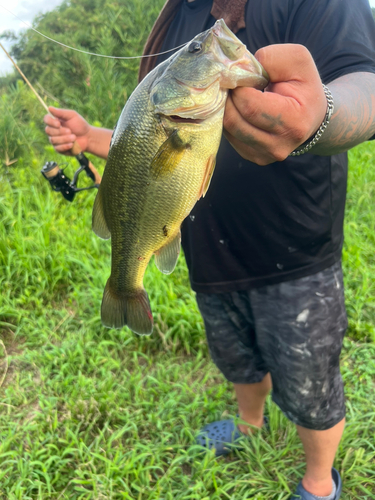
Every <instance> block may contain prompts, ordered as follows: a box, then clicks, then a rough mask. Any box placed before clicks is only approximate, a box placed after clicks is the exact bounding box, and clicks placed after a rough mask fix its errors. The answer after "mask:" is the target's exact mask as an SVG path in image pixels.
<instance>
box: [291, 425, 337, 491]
mask: <svg viewBox="0 0 375 500" xmlns="http://www.w3.org/2000/svg"><path fill="white" fill-rule="evenodd" d="M344 426H345V418H344V419H342V420H341V422H339V423H338V424H336V425H335V426H334V427H332V428H331V429H328V430H325V431H314V430H311V429H306V428H304V427H301V426H299V425H297V431H298V434H299V437H300V438H301V441H302V444H303V447H304V450H305V454H306V473H305V476H304V478H303V480H302V486H303V487H304V488H305V490H306V491H308V492H309V493H312V494H313V495H316V496H320V497H323V496H328V495H329V494H330V493H331V491H332V466H333V461H334V458H335V455H336V451H337V448H338V446H339V443H340V439H341V436H342V433H343V431H344Z"/></svg>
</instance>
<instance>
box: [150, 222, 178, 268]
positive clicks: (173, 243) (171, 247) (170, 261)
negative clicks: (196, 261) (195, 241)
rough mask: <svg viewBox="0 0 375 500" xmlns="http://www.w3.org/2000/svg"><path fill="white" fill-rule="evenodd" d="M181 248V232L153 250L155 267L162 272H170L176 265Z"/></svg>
mask: <svg viewBox="0 0 375 500" xmlns="http://www.w3.org/2000/svg"><path fill="white" fill-rule="evenodd" d="M180 248H181V233H180V231H179V232H178V233H177V235H176V236H175V237H174V238H172V239H171V240H170V241H169V242H168V243H167V244H166V245H164V246H163V247H161V248H159V250H157V251H156V252H155V264H156V267H157V268H158V269H159V271H161V272H162V273H164V274H171V272H172V271H173V269H174V268H175V267H176V263H177V259H178V256H179V253H180Z"/></svg>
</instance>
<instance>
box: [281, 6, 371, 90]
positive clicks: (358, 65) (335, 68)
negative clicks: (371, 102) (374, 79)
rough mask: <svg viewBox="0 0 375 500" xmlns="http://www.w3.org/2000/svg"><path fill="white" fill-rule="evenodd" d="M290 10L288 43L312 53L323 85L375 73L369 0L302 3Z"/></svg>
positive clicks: (287, 33)
mask: <svg viewBox="0 0 375 500" xmlns="http://www.w3.org/2000/svg"><path fill="white" fill-rule="evenodd" d="M290 8H291V11H292V12H291V17H290V18H289V19H290V21H289V26H288V30H287V31H286V33H285V35H286V40H285V41H286V42H289V43H300V44H302V45H305V46H306V47H307V48H308V49H309V51H310V52H311V54H312V56H313V58H314V60H315V64H316V65H317V68H318V70H319V73H320V76H321V78H322V81H323V83H329V82H331V81H332V80H335V79H336V78H339V77H340V76H343V75H346V74H348V73H355V72H359V71H363V72H371V73H375V22H374V19H373V16H372V12H371V8H370V5H369V2H368V0H314V1H312V0H302V1H301V0H300V1H292V2H290Z"/></svg>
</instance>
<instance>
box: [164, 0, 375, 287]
mask: <svg viewBox="0 0 375 500" xmlns="http://www.w3.org/2000/svg"><path fill="white" fill-rule="evenodd" d="M229 3H230V2H228V4H229ZM211 6H212V0H196V1H195V2H192V3H187V1H186V0H185V2H184V3H183V4H182V6H181V8H180V10H179V12H178V14H177V15H176V17H175V18H174V20H173V22H172V24H171V26H170V28H169V31H168V34H167V36H166V38H165V41H164V44H163V50H168V49H170V48H173V47H176V46H178V45H181V44H182V43H184V42H187V41H189V40H191V39H192V38H193V37H194V36H195V35H196V34H197V33H199V32H201V31H204V30H206V29H208V28H210V27H211V26H212V25H213V24H214V22H215V19H214V18H213V17H212V16H211V14H210V10H211ZM245 19H246V28H245V29H242V30H240V31H239V32H238V33H237V36H238V38H239V39H240V40H241V41H242V42H243V43H245V45H246V46H247V47H248V49H249V50H250V51H251V52H252V53H254V52H256V51H257V50H258V49H259V48H261V47H264V46H266V45H270V44H274V43H299V44H302V45H305V46H306V47H307V48H308V49H309V51H310V52H311V53H312V55H313V58H314V60H315V63H316V65H317V67H318V70H319V72H320V75H321V78H322V80H323V82H324V83H326V84H329V82H331V81H332V80H334V79H336V78H338V77H340V76H343V75H345V74H348V73H353V72H359V71H367V72H372V73H375V62H374V61H375V24H374V21H373V19H372V15H371V10H370V7H369V4H368V0H356V1H354V0H249V1H248V3H247V5H246V14H245ZM167 57H168V55H166V56H161V57H159V59H158V62H161V61H163V60H164V59H166V58H167ZM346 178H347V155H346V154H345V153H343V154H340V155H335V156H330V157H326V156H324V157H323V156H315V155H311V154H305V155H303V156H299V157H290V158H288V159H287V160H285V161H283V162H277V163H273V164H271V165H267V166H262V167H261V166H258V165H256V164H254V163H251V162H249V161H246V160H244V159H243V158H242V157H241V156H239V154H238V153H237V152H236V151H235V150H234V149H233V148H232V147H231V145H230V144H229V143H228V141H226V139H225V138H224V137H223V139H222V142H221V145H220V149H219V152H218V156H217V163H216V168H215V172H214V175H213V178H212V181H211V185H210V188H209V190H208V192H207V194H206V196H205V198H203V199H201V200H199V201H198V203H197V204H196V205H195V207H194V208H193V210H192V212H191V214H190V216H189V217H187V219H186V220H185V221H184V223H183V225H182V245H183V248H184V251H185V256H186V261H187V264H188V268H189V275H190V281H191V285H192V288H193V289H194V290H195V291H199V292H206V293H219V292H229V291H234V290H244V289H248V288H251V287H259V286H263V285H266V284H272V283H279V282H282V281H287V280H291V279H295V278H299V277H303V276H307V275H310V274H313V273H316V272H319V271H321V270H323V269H324V268H326V267H328V266H330V265H332V264H333V263H334V262H335V261H337V260H338V259H339V258H340V257H341V250H342V244H343V218H344V206H345V193H346Z"/></svg>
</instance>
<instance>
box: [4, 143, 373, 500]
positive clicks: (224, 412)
mask: <svg viewBox="0 0 375 500" xmlns="http://www.w3.org/2000/svg"><path fill="white" fill-rule="evenodd" d="M16 146H17V144H15V146H14V147H15V149H14V151H16ZM374 153H375V145H374V144H364V145H362V146H360V147H358V148H356V149H355V150H353V151H352V152H351V153H350V159H351V167H350V184H349V193H348V205H347V220H346V244H345V251H344V270H345V282H346V297H347V308H348V313H349V323H350V328H349V332H348V336H347V339H346V341H345V348H344V352H343V355H342V371H343V376H344V379H345V383H346V394H347V408H348V424H347V427H346V430H345V434H344V438H343V440H342V442H341V445H340V449H339V452H338V455H337V459H336V464H335V465H336V467H337V468H338V469H339V470H340V472H341V474H342V477H343V480H344V492H343V495H342V498H343V500H349V499H350V500H355V499H359V498H360V499H371V498H374V496H375V459H374V457H375V440H374V435H375V410H374V407H373V401H374V398H375V343H374V340H375V301H374V295H375V294H374V284H373V282H374V276H375V259H374V250H373V249H374V244H375V241H374V239H375V236H374V235H375V231H374V230H375V215H374V213H373V202H372V200H373V194H374V190H375V170H374V168H373V165H372V163H373V160H372V158H373V156H374ZM30 154H31V156H30V158H28V159H27V160H26V159H23V160H22V159H19V161H18V162H17V163H16V164H15V165H12V166H9V167H8V168H5V167H3V168H2V170H1V171H0V177H1V179H0V286H1V292H2V293H1V301H0V339H1V342H0V384H1V385H2V386H1V389H0V499H1V500H16V499H17V500H21V499H22V500H28V499H33V500H34V499H35V500H36V499H43V500H44V499H55V500H57V499H69V500H78V499H82V500H89V499H90V500H91V499H92V500H94V499H95V500H96V499H98V500H99V499H113V500H117V499H132V500H146V499H150V500H152V499H163V500H172V499H173V500H180V499H181V500H185V499H186V500H187V499H196V500H204V499H210V500H211V499H220V500H221V499H231V500H245V499H250V498H252V499H256V500H274V499H278V500H281V499H285V500H286V499H287V498H288V496H289V495H290V493H291V492H293V491H294V488H295V486H296V484H297V482H298V481H299V480H300V478H301V476H302V474H303V469H304V461H303V452H302V447H301V445H300V443H299V440H298V438H297V435H296V431H295V428H294V426H293V425H291V424H290V423H289V422H288V421H287V419H286V418H285V417H284V416H283V415H282V414H281V412H280V411H279V410H278V408H277V407H276V406H275V405H274V404H273V403H271V401H270V400H269V401H268V403H267V413H268V415H269V417H270V429H271V431H270V432H267V431H262V432H260V433H258V434H257V435H255V436H254V437H253V438H252V439H251V440H245V441H244V449H243V450H241V451H239V450H238V451H236V452H235V453H233V454H232V455H231V456H229V457H226V458H222V459H216V458H215V457H214V456H213V455H212V454H205V455H201V454H200V453H199V451H200V450H199V448H198V447H197V446H196V445H195V444H194V436H195V434H196V432H197V431H198V430H199V429H200V428H201V427H202V426H203V425H204V424H205V423H208V422H210V421H212V420H214V419H220V418H225V417H227V416H233V415H235V414H236V403H235V399H234V395H233V392H232V389H231V386H230V384H229V383H227V382H226V381H225V380H224V378H223V377H222V376H221V374H220V373H219V372H218V370H217V369H216V367H215V366H214V365H213V364H212V362H211V361H210V360H209V356H208V350H207V346H206V342H205V338H204V329H203V324H202V320H201V318H200V315H199V313H198V310H197V306H196V304H195V299H194V294H193V293H192V292H191V290H190V288H189V284H188V277H187V271H186V266H185V264H184V261H183V259H182V258H180V261H179V265H178V268H177V269H176V271H175V272H174V273H173V274H172V275H171V276H168V277H166V276H163V275H162V274H161V273H159V272H158V271H157V270H156V268H155V266H154V264H151V265H150V266H149V269H148V271H147V276H146V288H147V290H148V291H149V295H150V299H151V304H152V308H153V311H154V315H155V318H156V327H155V329H154V333H153V334H152V336H150V337H138V336H136V335H134V334H132V333H131V332H129V331H128V330H127V329H123V330H120V331H115V330H107V329H105V328H103V327H102V326H101V323H100V317H99V309H100V301H101V296H102V291H103V288H104V284H105V281H106V279H107V277H108V274H109V258H110V252H109V244H108V242H105V241H102V240H99V239H98V238H97V237H96V236H95V235H94V234H93V233H92V231H91V229H90V218H91V208H92V204H93V200H94V196H95V193H94V192H85V193H82V194H80V195H79V196H77V198H76V200H75V201H74V203H72V204H68V203H67V202H65V201H64V200H63V199H62V198H60V195H57V194H56V193H52V192H51V191H50V190H49V186H48V185H47V183H46V181H45V180H44V179H42V177H41V175H40V174H39V172H38V170H39V169H40V168H41V166H42V165H43V162H44V160H45V159H53V158H54V159H56V160H57V161H60V160H61V157H60V158H59V157H57V156H55V155H54V153H53V152H52V149H51V148H50V147H47V148H45V151H44V153H41V154H38V157H34V156H33V154H32V152H31V153H30ZM96 163H97V161H96ZM72 165H73V167H75V164H74V162H73V163H72ZM102 167H103V165H102V164H101V165H100V168H102ZM70 168H71V167H70ZM71 171H72V170H71ZM5 349H6V351H5Z"/></svg>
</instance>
